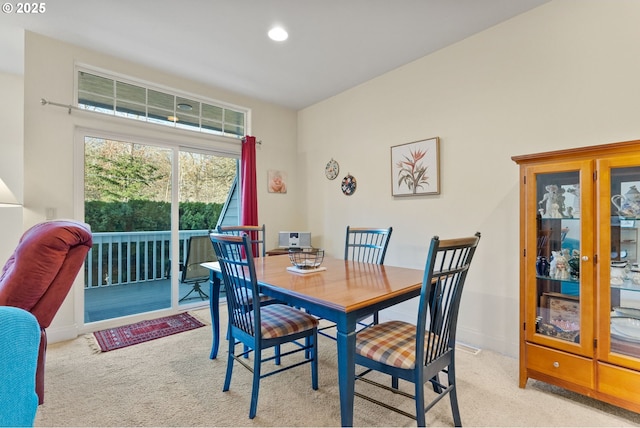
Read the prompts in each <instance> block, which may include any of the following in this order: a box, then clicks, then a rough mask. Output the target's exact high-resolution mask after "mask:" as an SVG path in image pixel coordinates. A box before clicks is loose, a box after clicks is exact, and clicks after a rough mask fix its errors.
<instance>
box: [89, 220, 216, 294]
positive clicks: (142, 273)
mask: <svg viewBox="0 0 640 428" xmlns="http://www.w3.org/2000/svg"><path fill="white" fill-rule="evenodd" d="M208 233H209V231H208V230H181V231H180V232H179V239H180V245H179V248H180V254H179V256H178V260H184V255H185V254H186V252H187V244H188V241H189V239H188V238H189V237H190V236H194V235H207V234H208ZM170 237H171V232H170V231H159V232H99V233H94V234H93V247H92V248H91V250H89V254H88V255H87V259H86V261H85V288H94V287H110V286H113V285H124V284H131V283H137V282H146V281H154V280H158V281H160V280H163V279H166V278H168V277H169V274H170V271H171V256H170V253H171V251H170V244H169V243H170Z"/></svg>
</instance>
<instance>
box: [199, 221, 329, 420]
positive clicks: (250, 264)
mask: <svg viewBox="0 0 640 428" xmlns="http://www.w3.org/2000/svg"><path fill="white" fill-rule="evenodd" d="M210 238H211V242H212V243H213V248H214V250H215V252H216V255H217V257H218V261H219V262H220V269H221V271H222V277H223V279H224V283H225V287H226V294H227V310H228V314H229V355H228V359H227V373H226V377H225V380H224V387H223V389H222V390H223V391H228V390H229V387H230V385H231V375H232V373H233V365H234V362H235V361H237V362H238V363H240V364H242V365H243V366H244V367H246V368H247V369H249V370H250V371H252V372H253V386H252V393H251V407H250V410H249V418H251V419H253V418H254V417H255V415H256V410H257V406H258V391H259V389H260V379H262V378H265V377H267V376H271V375H273V374H276V373H280V372H282V371H284V370H288V369H291V368H294V367H297V366H300V365H302V364H311V386H312V388H313V389H318V354H317V344H318V329H317V326H318V321H317V320H316V318H315V317H313V316H311V315H309V314H307V313H305V312H303V311H301V310H299V309H296V308H293V307H291V306H287V305H283V304H273V305H268V306H261V305H256V306H254V307H253V308H252V309H251V310H246V302H247V301H248V300H249V298H251V300H253V301H254V302H255V301H258V300H259V286H258V282H257V279H256V270H255V265H254V258H253V255H252V253H251V251H250V248H251V239H250V238H249V237H248V236H247V235H243V236H233V235H225V234H219V233H212V234H211V235H210ZM302 339H304V342H303V343H302V342H301V340H302ZM284 343H294V344H295V345H296V346H294V347H292V349H291V350H288V351H287V352H283V353H282V354H279V355H276V356H273V357H263V350H265V349H268V348H272V347H277V346H280V345H282V344H284ZM236 344H243V345H244V350H243V351H242V352H239V353H236V350H235V349H236ZM251 352H253V367H251V366H250V365H249V364H248V363H247V362H245V361H244V358H243V357H245V356H246V355H248V354H249V353H251ZM300 352H303V354H302V355H300V356H299V357H298V358H297V359H295V358H294V354H298V353H300ZM280 357H289V359H290V360H291V361H290V362H289V364H287V365H285V366H279V367H278V368H277V369H273V370H271V371H269V372H267V373H262V372H261V367H262V363H264V362H266V361H270V360H275V359H276V358H280ZM285 387H286V385H285Z"/></svg>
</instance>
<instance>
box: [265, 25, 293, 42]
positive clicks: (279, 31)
mask: <svg viewBox="0 0 640 428" xmlns="http://www.w3.org/2000/svg"><path fill="white" fill-rule="evenodd" d="M268 34H269V38H270V39H271V40H275V41H276V42H283V41H285V40H287V38H288V37H289V33H287V32H286V31H285V30H284V28H282V27H273V28H272V29H271V30H269V33H268Z"/></svg>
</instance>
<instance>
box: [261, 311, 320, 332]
mask: <svg viewBox="0 0 640 428" xmlns="http://www.w3.org/2000/svg"><path fill="white" fill-rule="evenodd" d="M260 320H261V321H262V324H261V330H262V338H263V339H273V338H276V337H282V336H288V335H290V334H294V333H299V332H301V331H305V330H310V329H313V328H315V327H317V326H318V320H317V319H316V318H315V317H313V316H311V315H309V314H307V313H304V312H302V311H301V310H298V309H295V308H292V307H291V306H287V305H280V304H275V305H269V306H263V307H262V308H261V310H260Z"/></svg>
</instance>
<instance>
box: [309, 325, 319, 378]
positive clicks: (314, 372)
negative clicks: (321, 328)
mask: <svg viewBox="0 0 640 428" xmlns="http://www.w3.org/2000/svg"><path fill="white" fill-rule="evenodd" d="M311 340H312V341H313V348H311V350H310V355H311V358H313V360H312V361H311V387H312V388H313V389H314V390H317V389H318V332H317V331H314V332H313V337H312V338H311Z"/></svg>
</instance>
